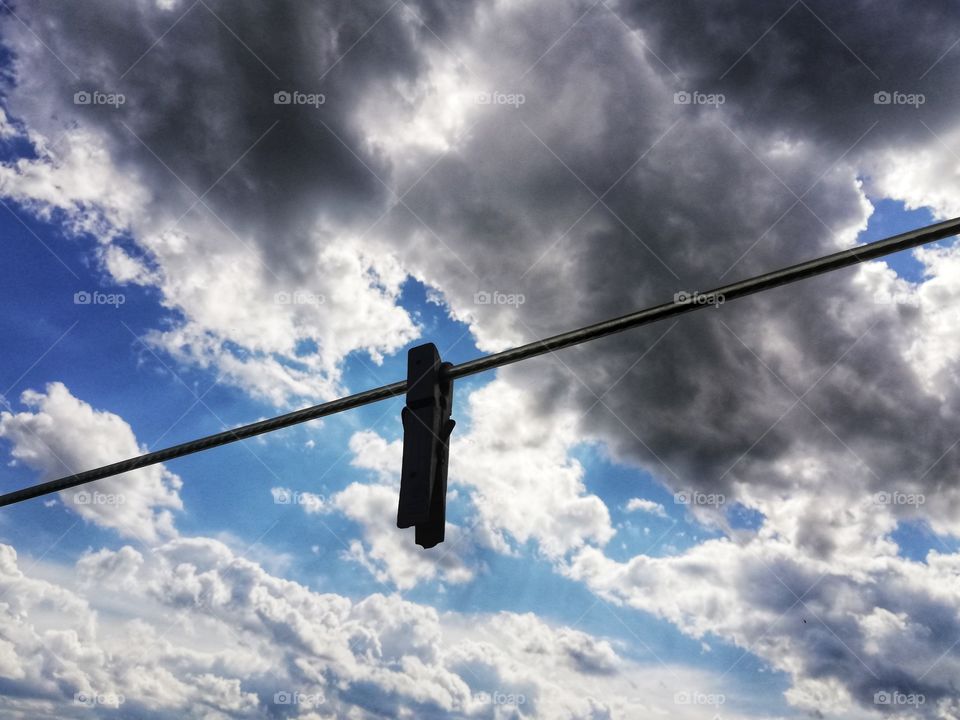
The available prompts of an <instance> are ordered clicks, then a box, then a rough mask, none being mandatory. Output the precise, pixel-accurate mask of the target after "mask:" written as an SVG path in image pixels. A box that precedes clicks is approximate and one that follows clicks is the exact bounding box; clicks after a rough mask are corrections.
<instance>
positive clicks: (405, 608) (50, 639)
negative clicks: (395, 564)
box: [0, 538, 743, 718]
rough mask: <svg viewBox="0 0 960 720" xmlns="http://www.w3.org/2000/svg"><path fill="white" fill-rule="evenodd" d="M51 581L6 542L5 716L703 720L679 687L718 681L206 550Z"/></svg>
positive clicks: (170, 549)
mask: <svg viewBox="0 0 960 720" xmlns="http://www.w3.org/2000/svg"><path fill="white" fill-rule="evenodd" d="M71 570H75V573H76V579H75V580H73V579H71V578H70V577H69V574H68V573H69V571H71ZM46 575H47V576H48V578H49V577H51V576H52V577H56V578H59V579H61V580H62V581H63V582H65V583H69V587H67V586H63V585H58V584H57V583H56V582H54V581H51V580H50V579H44V580H41V579H37V578H35V577H31V576H29V575H27V574H25V573H24V572H23V571H22V570H21V569H20V568H19V566H18V562H17V556H16V552H15V551H14V550H13V549H12V548H11V547H9V546H6V545H3V546H0V592H2V593H3V597H4V600H5V602H4V603H3V604H2V605H0V613H3V614H5V615H6V617H5V621H4V627H5V628H6V630H5V632H4V637H3V643H2V644H0V650H2V651H3V652H0V659H2V660H0V662H7V663H8V664H9V666H8V669H7V671H6V672H5V673H4V675H5V680H4V681H3V686H4V690H5V691H4V693H3V700H2V701H0V703H2V705H3V707H4V712H5V713H6V714H7V715H8V716H10V717H37V718H46V717H51V718H52V717H64V714H63V713H64V712H67V713H71V710H70V708H76V712H75V713H72V714H75V715H76V716H77V717H80V716H81V714H83V716H84V717H87V716H103V717H107V716H109V714H110V713H116V710H115V709H113V708H112V707H110V706H108V705H107V704H101V700H106V699H110V700H113V701H119V707H120V708H121V710H122V711H123V712H127V713H134V714H137V715H141V716H148V717H157V718H165V717H191V718H193V717H196V718H200V717H227V716H229V717H265V716H271V717H302V718H314V717H356V718H372V717H378V716H379V717H382V716H384V715H387V716H390V717H403V716H412V715H415V716H418V717H441V716H442V717H464V718H465V717H476V718H495V717H496V718H499V717H513V716H516V714H517V713H520V714H522V715H523V716H537V717H556V718H598V717H610V718H616V717H634V716H636V714H638V713H640V714H644V713H651V712H653V713H669V714H670V715H671V716H674V717H680V718H687V717H690V718H693V717H698V715H697V714H696V713H695V712H694V711H695V710H696V708H691V707H686V706H675V705H674V695H675V693H676V692H682V691H688V690H689V689H690V688H699V689H700V691H701V692H713V691H715V690H716V687H717V686H716V678H713V677H711V676H710V675H708V674H706V673H701V672H697V671H688V670H684V669H682V668H676V667H670V666H664V667H662V668H656V667H646V666H640V665H637V664H635V663H633V662H632V661H629V660H626V659H625V658H623V657H622V656H621V655H620V654H619V653H618V652H617V651H616V650H615V648H614V647H613V646H612V645H611V644H610V643H609V642H608V641H607V640H604V639H602V638H598V637H595V636H592V635H589V634H587V633H584V632H581V631H578V630H576V629H573V628H567V627H553V626H550V625H548V624H547V623H545V622H544V621H542V620H540V619H538V618H537V617H535V616H532V615H517V614H511V613H499V614H495V615H462V614H457V613H446V614H443V615H441V614H439V613H437V611H436V610H434V609H432V608H429V607H425V606H422V605H417V604H414V603H410V602H406V601H404V600H402V599H400V598H399V597H396V596H384V595H371V596H370V597H367V598H364V599H362V600H357V601H354V600H350V599H348V598H346V597H342V596H339V595H335V594H321V593H317V592H313V591H311V590H310V589H308V588H306V587H304V586H303V585H300V584H298V583H295V582H291V581H288V580H283V579H280V578H277V577H274V576H272V575H269V574H268V573H266V572H265V571H264V570H263V569H262V568H260V567H259V566H258V565H256V564H255V563H253V562H250V561H249V560H245V559H244V558H242V557H239V556H237V555H235V554H234V553H233V552H231V551H230V550H229V549H228V548H227V547H226V546H225V545H223V544H221V543H219V542H217V541H214V540H210V539H203V538H193V539H186V538H183V539H177V540H173V541H171V542H169V543H167V544H164V545H162V546H159V547H157V548H156V550H155V551H154V552H152V553H150V554H147V555H144V554H141V553H140V552H139V551H137V550H135V549H133V548H131V547H124V548H121V549H120V550H117V551H110V550H101V551H98V552H91V553H89V554H87V555H85V556H84V557H82V558H81V559H80V560H79V561H78V563H77V565H76V568H75V569H71V568H60V569H55V568H51V569H50V572H48V573H46ZM49 607H53V608H55V609H56V610H57V612H56V613H49V612H45V611H44V610H45V608H49ZM133 608H135V609H136V611H135V613H130V611H131V609H133ZM128 613H129V614H135V615H136V616H137V617H136V618H134V619H130V617H129V614H128ZM125 615H126V617H125ZM76 696H79V697H81V698H82V699H91V701H90V702H89V703H88V704H79V703H77V701H76V700H75V697H76ZM81 701H82V700H81ZM71 703H76V704H75V705H71ZM113 704H114V706H116V705H117V702H114V703H113ZM62 708H68V709H67V710H62ZM91 711H92V712H93V714H92V715H91ZM725 714H726V713H725ZM730 716H731V717H743V716H742V715H738V714H736V713H732V714H730Z"/></svg>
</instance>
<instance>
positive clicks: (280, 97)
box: [273, 90, 293, 105]
mask: <svg viewBox="0 0 960 720" xmlns="http://www.w3.org/2000/svg"><path fill="white" fill-rule="evenodd" d="M292 100H293V96H292V95H290V93H288V92H287V91H286V90H280V91H278V92H275V93H274V94H273V104H274V105H289V104H290V103H291V101H292Z"/></svg>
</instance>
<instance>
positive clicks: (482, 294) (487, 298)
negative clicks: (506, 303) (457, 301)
mask: <svg viewBox="0 0 960 720" xmlns="http://www.w3.org/2000/svg"><path fill="white" fill-rule="evenodd" d="M492 301H493V296H492V295H491V294H490V293H489V292H487V291H486V290H478V291H477V292H475V293H474V294H473V302H474V304H476V305H489V304H490V303H491V302H492Z"/></svg>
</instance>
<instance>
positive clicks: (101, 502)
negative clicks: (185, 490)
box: [0, 382, 183, 543]
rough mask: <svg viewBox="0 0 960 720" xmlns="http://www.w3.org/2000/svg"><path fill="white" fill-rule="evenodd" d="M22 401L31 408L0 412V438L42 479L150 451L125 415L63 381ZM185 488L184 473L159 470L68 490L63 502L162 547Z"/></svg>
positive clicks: (100, 522)
mask: <svg viewBox="0 0 960 720" xmlns="http://www.w3.org/2000/svg"><path fill="white" fill-rule="evenodd" d="M20 400H21V402H22V403H23V404H24V405H26V406H27V407H28V408H30V409H29V410H26V411H24V412H19V413H18V412H2V413H0V437H2V438H4V439H5V440H7V441H9V442H10V443H11V445H12V448H11V454H12V455H13V457H14V459H15V460H17V461H18V462H22V463H23V464H25V465H27V466H28V467H30V468H32V469H34V470H37V471H38V472H39V473H40V480H41V481H46V480H53V479H54V478H57V477H61V476H63V475H72V474H74V473H78V472H80V471H82V470H89V469H91V468H94V467H100V466H102V465H107V464H109V463H112V462H116V461H117V460H119V459H124V458H129V457H134V456H137V455H142V454H143V453H145V452H146V448H145V447H143V446H141V445H140V443H138V442H137V439H136V437H135V436H134V434H133V430H132V429H131V428H130V425H129V424H127V422H126V421H125V420H124V419H123V418H121V417H120V416H119V415H115V414H114V413H111V412H108V411H105V410H96V409H94V408H93V407H91V406H90V405H89V404H87V403H85V402H84V401H82V400H80V399H78V398H76V397H74V396H73V395H72V394H71V392H70V390H69V389H67V387H66V386H65V385H64V384H63V383H59V382H54V383H50V384H48V385H47V387H46V389H45V391H44V392H38V391H35V390H27V391H26V392H24V393H23V394H22V395H21V396H20ZM180 486H181V480H180V478H179V477H178V476H177V475H175V474H173V473H171V472H170V471H169V470H167V469H166V468H165V467H164V466H163V465H153V466H150V467H147V468H142V469H140V470H133V471H131V472H128V473H123V474H122V475H117V476H115V477H112V478H107V479H105V480H98V481H96V482H95V483H91V484H88V485H83V486H80V487H77V488H73V489H71V490H64V491H62V492H61V493H59V497H60V499H61V500H62V501H63V503H64V505H66V507H68V508H69V509H70V510H72V511H73V512H75V513H77V514H78V515H79V516H80V517H82V518H84V519H85V520H89V521H90V522H93V523H95V524H97V525H99V526H101V527H106V528H112V529H114V530H116V531H117V532H118V533H119V534H120V535H121V536H123V537H128V538H137V539H139V540H142V541H144V542H147V543H155V542H158V541H160V540H163V539H165V538H170V537H172V536H175V535H176V534H177V531H176V529H175V528H174V523H173V512H172V511H174V510H180V509H182V508H183V503H182V502H181V500H180V493H179V490H180Z"/></svg>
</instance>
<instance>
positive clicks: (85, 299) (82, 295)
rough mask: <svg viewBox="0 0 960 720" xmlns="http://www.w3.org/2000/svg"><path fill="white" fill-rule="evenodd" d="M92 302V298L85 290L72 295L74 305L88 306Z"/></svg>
mask: <svg viewBox="0 0 960 720" xmlns="http://www.w3.org/2000/svg"><path fill="white" fill-rule="evenodd" d="M92 300H93V296H92V295H91V294H90V293H88V292H87V291H86V290H81V291H80V292H75V293H74V294H73V304H74V305H89V304H90V302H91V301H92Z"/></svg>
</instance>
